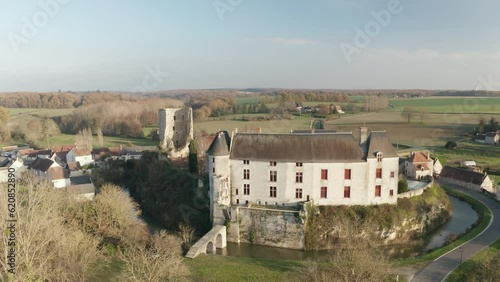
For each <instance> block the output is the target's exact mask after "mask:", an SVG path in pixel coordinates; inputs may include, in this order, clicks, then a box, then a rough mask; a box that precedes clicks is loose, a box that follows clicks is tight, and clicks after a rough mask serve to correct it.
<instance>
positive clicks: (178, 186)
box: [93, 152, 211, 235]
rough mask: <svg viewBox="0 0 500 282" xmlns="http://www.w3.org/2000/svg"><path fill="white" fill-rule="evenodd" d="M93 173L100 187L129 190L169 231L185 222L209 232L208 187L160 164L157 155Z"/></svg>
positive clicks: (200, 231) (145, 155)
mask: <svg viewBox="0 0 500 282" xmlns="http://www.w3.org/2000/svg"><path fill="white" fill-rule="evenodd" d="M93 173H94V179H95V181H94V183H96V185H97V186H101V185H102V184H103V183H108V182H111V183H115V184H118V185H121V186H124V187H128V188H129V190H130V194H131V195H132V197H133V198H134V199H135V200H136V201H137V202H138V203H139V205H140V207H141V209H142V210H143V212H144V213H145V214H147V215H149V216H151V217H152V218H154V219H155V220H158V221H159V222H160V223H161V224H162V225H164V226H165V227H167V228H169V229H170V230H175V229H177V227H178V226H179V224H180V223H182V222H183V223H185V224H189V225H190V226H192V227H193V228H195V230H196V232H197V234H200V235H203V234H205V233H206V232H208V230H210V227H211V225H210V218H209V210H208V209H209V197H208V188H206V185H207V183H206V182H204V185H205V186H203V187H198V181H199V178H197V177H196V176H194V175H192V174H190V173H188V172H186V171H184V170H183V169H180V168H177V167H173V166H171V165H170V164H169V163H168V162H166V161H159V160H158V153H156V152H145V153H143V156H142V158H141V159H140V160H129V161H127V162H123V161H109V162H108V166H107V167H106V168H100V169H94V172H93Z"/></svg>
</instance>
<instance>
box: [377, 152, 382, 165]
mask: <svg viewBox="0 0 500 282" xmlns="http://www.w3.org/2000/svg"><path fill="white" fill-rule="evenodd" d="M382 157H383V156H382V153H377V162H379V163H380V162H382Z"/></svg>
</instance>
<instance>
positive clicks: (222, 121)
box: [194, 115, 313, 134]
mask: <svg viewBox="0 0 500 282" xmlns="http://www.w3.org/2000/svg"><path fill="white" fill-rule="evenodd" d="M247 116H253V115H247ZM312 120H313V119H312V118H309V117H296V116H292V119H291V120H287V119H283V120H264V121H243V120H241V119H239V120H238V119H236V117H234V119H233V116H230V117H226V118H215V119H212V120H210V121H204V122H195V124H194V127H195V129H203V130H206V131H207V132H208V133H209V134H213V133H215V132H217V131H219V130H228V131H231V130H232V129H234V128H238V130H239V131H249V130H255V129H256V128H261V129H262V131H263V132H264V133H287V132H290V130H291V129H309V128H310V125H311V121H312Z"/></svg>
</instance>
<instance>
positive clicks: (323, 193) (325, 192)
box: [321, 186, 328, 199]
mask: <svg viewBox="0 0 500 282" xmlns="http://www.w3.org/2000/svg"><path fill="white" fill-rule="evenodd" d="M327 194H328V190H327V187H324V186H323V187H321V198H322V199H326V197H327V196H328V195H327Z"/></svg>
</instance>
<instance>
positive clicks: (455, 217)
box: [217, 196, 478, 260]
mask: <svg viewBox="0 0 500 282" xmlns="http://www.w3.org/2000/svg"><path fill="white" fill-rule="evenodd" d="M449 198H450V201H451V204H452V217H451V219H450V220H449V221H448V222H447V223H445V224H444V225H443V226H441V227H440V228H439V229H437V230H436V231H435V232H433V233H432V234H431V235H430V238H428V239H427V240H426V242H427V243H426V244H424V246H425V247H424V249H423V250H424V252H426V251H428V250H430V249H435V248H438V247H440V246H442V245H444V243H445V242H446V240H447V239H448V236H449V235H450V234H455V235H458V234H461V233H464V232H465V231H466V229H467V228H469V227H470V226H471V225H472V224H474V223H475V222H476V221H477V219H478V215H477V213H476V212H475V211H474V210H473V209H472V207H471V206H470V205H469V204H468V203H466V202H463V201H460V200H459V199H458V198H456V197H453V196H449ZM400 247H401V248H405V246H400ZM412 253H413V252H412V251H408V252H403V254H404V256H409V255H411V254H412ZM217 254H219V255H225V256H234V257H253V258H264V259H291V260H304V259H308V258H316V259H317V258H324V257H326V256H328V251H327V250H324V251H302V250H291V249H282V248H274V247H269V246H261V245H253V244H244V243H241V244H236V243H227V247H226V248H225V249H223V250H221V249H217ZM398 257H399V256H398Z"/></svg>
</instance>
